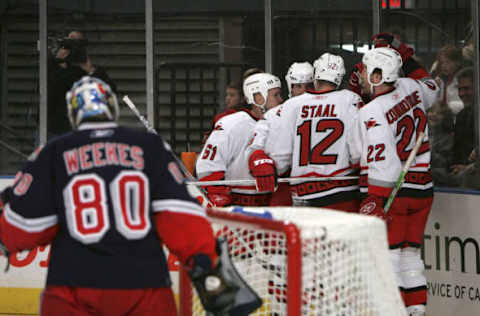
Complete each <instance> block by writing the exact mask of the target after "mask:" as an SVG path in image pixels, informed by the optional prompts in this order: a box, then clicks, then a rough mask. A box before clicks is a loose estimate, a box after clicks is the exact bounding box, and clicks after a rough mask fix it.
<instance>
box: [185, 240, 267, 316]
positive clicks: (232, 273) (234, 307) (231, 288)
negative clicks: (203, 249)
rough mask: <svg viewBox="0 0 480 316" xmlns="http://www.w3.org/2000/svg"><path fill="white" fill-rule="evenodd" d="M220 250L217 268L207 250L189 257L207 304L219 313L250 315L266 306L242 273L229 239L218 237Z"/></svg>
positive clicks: (197, 286) (192, 273)
mask: <svg viewBox="0 0 480 316" xmlns="http://www.w3.org/2000/svg"><path fill="white" fill-rule="evenodd" d="M217 252H218V255H219V257H218V259H219V260H218V263H217V265H216V266H215V268H212V261H211V260H210V257H209V256H207V255H205V254H198V255H195V256H193V257H191V258H190V259H189V263H190V266H191V269H190V270H189V271H188V274H189V276H190V279H191V280H192V283H193V285H194V287H195V289H196V290H197V293H198V296H199V298H200V301H201V302H202V305H203V308H204V309H205V310H206V311H207V312H209V313H212V314H213V315H215V316H220V315H230V316H241V315H249V314H250V313H252V312H253V311H255V310H256V309H257V308H259V307H260V306H262V300H261V299H260V297H259V296H258V295H257V293H255V291H253V290H252V288H251V287H250V286H249V285H248V284H247V283H246V282H245V281H244V280H243V278H242V277H241V276H240V275H239V274H238V272H237V270H236V269H235V266H234V265H233V264H232V261H231V260H230V255H229V254H228V246H227V241H226V240H225V239H217Z"/></svg>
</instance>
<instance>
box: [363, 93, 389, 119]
mask: <svg viewBox="0 0 480 316" xmlns="http://www.w3.org/2000/svg"><path fill="white" fill-rule="evenodd" d="M387 102H388V103H390V96H389V94H383V95H379V96H376V97H375V98H374V99H373V100H370V101H369V102H367V103H366V104H365V105H363V106H361V107H360V108H359V109H358V113H359V115H360V116H364V115H372V114H374V113H377V112H378V113H382V111H383V110H382V109H383V105H384V104H385V103H387Z"/></svg>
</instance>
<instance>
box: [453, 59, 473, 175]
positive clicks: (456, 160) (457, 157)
mask: <svg viewBox="0 0 480 316" xmlns="http://www.w3.org/2000/svg"><path fill="white" fill-rule="evenodd" d="M457 78H458V95H459V96H460V99H461V100H462V101H463V104H464V108H463V110H461V111H460V112H459V113H458V114H457V117H456V120H455V135H454V142H453V161H452V165H451V167H450V169H451V174H452V175H456V174H461V173H463V172H464V171H465V169H466V168H467V167H468V165H469V164H471V160H470V155H471V153H472V151H473V150H474V148H475V108H474V106H473V100H474V95H475V91H474V89H473V68H471V67H468V68H464V69H462V70H461V71H460V72H459V74H458V76H457Z"/></svg>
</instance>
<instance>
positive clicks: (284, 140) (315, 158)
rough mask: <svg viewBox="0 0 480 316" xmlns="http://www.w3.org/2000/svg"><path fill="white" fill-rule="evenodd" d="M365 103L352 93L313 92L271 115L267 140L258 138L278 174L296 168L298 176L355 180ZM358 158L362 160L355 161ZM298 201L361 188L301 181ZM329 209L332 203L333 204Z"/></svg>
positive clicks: (255, 144)
mask: <svg viewBox="0 0 480 316" xmlns="http://www.w3.org/2000/svg"><path fill="white" fill-rule="evenodd" d="M362 104H363V103H362V100H361V98H360V97H359V96H358V95H357V94H355V93H353V92H351V91H348V90H340V91H337V90H334V91H329V92H323V93H322V92H313V91H309V92H306V93H304V94H302V95H300V96H297V97H293V98H291V99H289V100H287V101H286V102H285V103H284V104H283V105H281V106H280V107H278V108H274V109H272V110H270V111H269V112H267V115H266V118H267V119H266V121H267V126H268V128H269V129H268V133H266V134H267V136H265V137H264V135H261V137H257V136H258V130H259V129H258V126H257V129H256V131H257V135H256V136H255V140H254V141H253V143H252V147H256V148H254V149H258V148H262V147H261V146H263V149H264V151H265V152H266V153H267V154H268V155H269V156H270V157H271V158H272V159H273V160H274V161H275V164H276V167H277V170H279V171H280V172H283V171H285V170H288V169H289V168H291V176H292V177H312V176H318V177H325V176H343V175H349V174H351V173H352V171H353V170H354V167H355V166H354V165H355V164H358V158H359V156H360V154H359V153H353V152H352V151H353V150H359V148H358V146H354V144H353V143H352V141H353V140H354V137H353V135H352V132H353V131H354V127H355V124H356V123H355V122H356V120H357V115H358V106H359V105H362ZM353 157H356V159H357V160H355V159H353ZM293 185H294V186H295V188H296V193H297V194H296V196H295V198H296V199H316V198H320V197H326V196H331V195H333V194H338V193H341V192H349V193H351V192H353V191H356V190H357V189H358V183H357V181H355V180H354V181H351V180H348V181H338V180H336V181H314V182H312V181H310V182H308V181H301V180H299V181H297V182H296V183H293ZM327 204H328V203H327Z"/></svg>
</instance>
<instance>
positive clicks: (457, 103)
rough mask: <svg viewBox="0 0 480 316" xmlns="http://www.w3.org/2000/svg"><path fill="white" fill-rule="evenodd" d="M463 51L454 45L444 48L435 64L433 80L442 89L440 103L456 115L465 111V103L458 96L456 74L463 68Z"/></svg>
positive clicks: (432, 71)
mask: <svg viewBox="0 0 480 316" xmlns="http://www.w3.org/2000/svg"><path fill="white" fill-rule="evenodd" d="M462 65H463V56H462V51H461V50H460V49H458V48H456V47H455V46H453V45H446V46H443V47H442V48H441V49H440V51H439V52H438V55H437V60H436V61H435V62H434V63H433V65H432V69H431V71H430V72H431V74H432V78H435V80H436V81H437V83H438V86H439V87H440V94H439V101H440V102H443V103H445V104H446V105H447V106H448V107H449V108H450V110H452V112H453V114H454V115H457V114H458V112H460V111H461V110H462V109H463V102H462V100H461V99H460V97H459V96H458V89H457V77H456V74H457V73H458V71H459V70H460V69H461V68H462Z"/></svg>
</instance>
